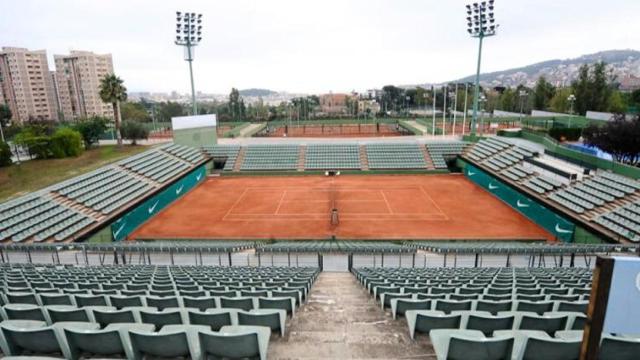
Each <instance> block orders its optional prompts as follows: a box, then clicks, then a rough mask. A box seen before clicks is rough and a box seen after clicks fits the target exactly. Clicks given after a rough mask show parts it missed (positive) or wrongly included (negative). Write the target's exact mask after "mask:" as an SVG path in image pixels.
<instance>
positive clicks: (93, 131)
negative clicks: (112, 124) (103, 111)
mask: <svg viewBox="0 0 640 360" xmlns="http://www.w3.org/2000/svg"><path fill="white" fill-rule="evenodd" d="M107 122H108V119H106V118H103V117H99V116H94V117H91V118H88V119H81V120H80V121H78V122H77V123H76V124H75V125H74V129H75V130H76V131H78V132H79V133H80V134H81V135H82V139H83V140H84V147H85V148H87V149H88V148H90V147H91V145H93V144H96V143H97V142H98V140H100V136H101V135H102V134H104V132H105V131H106V130H107Z"/></svg>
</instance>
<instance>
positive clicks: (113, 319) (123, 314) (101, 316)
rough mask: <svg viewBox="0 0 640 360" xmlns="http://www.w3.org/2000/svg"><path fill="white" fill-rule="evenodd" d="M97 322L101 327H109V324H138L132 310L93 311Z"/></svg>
mask: <svg viewBox="0 0 640 360" xmlns="http://www.w3.org/2000/svg"><path fill="white" fill-rule="evenodd" d="M92 313H93V318H94V320H95V322H97V323H98V324H100V326H103V327H104V326H108V325H109V324H118V323H134V322H136V319H135V316H134V314H133V311H132V310H130V309H123V310H98V309H94V310H93V311H92Z"/></svg>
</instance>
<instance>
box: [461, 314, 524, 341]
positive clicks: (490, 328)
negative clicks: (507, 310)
mask: <svg viewBox="0 0 640 360" xmlns="http://www.w3.org/2000/svg"><path fill="white" fill-rule="evenodd" d="M514 321H515V317H514V316H513V315H506V316H505V315H496V316H484V315H480V314H474V313H471V314H470V315H469V318H468V319H467V324H466V329H468V330H479V331H482V333H483V334H484V335H485V336H491V334H493V332H494V331H496V330H508V329H513V324H514Z"/></svg>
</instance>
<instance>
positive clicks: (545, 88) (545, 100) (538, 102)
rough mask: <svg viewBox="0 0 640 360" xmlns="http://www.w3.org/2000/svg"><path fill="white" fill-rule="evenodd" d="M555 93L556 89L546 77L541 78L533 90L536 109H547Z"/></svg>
mask: <svg viewBox="0 0 640 360" xmlns="http://www.w3.org/2000/svg"><path fill="white" fill-rule="evenodd" d="M555 92H556V89H555V87H554V86H553V85H551V83H549V82H548V81H547V79H546V78H545V77H544V76H540V77H539V78H538V81H537V82H536V86H535V87H534V88H533V106H534V108H535V109H538V110H545V109H547V108H548V107H549V103H550V102H551V98H553V95H554V94H555Z"/></svg>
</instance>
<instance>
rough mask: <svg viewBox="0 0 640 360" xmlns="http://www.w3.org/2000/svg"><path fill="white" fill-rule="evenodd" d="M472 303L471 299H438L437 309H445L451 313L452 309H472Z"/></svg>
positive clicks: (444, 310)
mask: <svg viewBox="0 0 640 360" xmlns="http://www.w3.org/2000/svg"><path fill="white" fill-rule="evenodd" d="M472 304H473V302H472V301H470V300H463V301H455V300H437V301H436V306H435V310H439V311H443V312H444V313H445V314H450V313H451V312H452V311H464V310H471V306H472Z"/></svg>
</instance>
